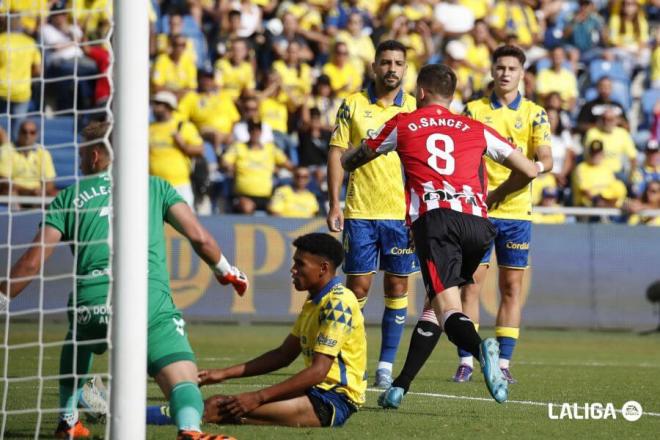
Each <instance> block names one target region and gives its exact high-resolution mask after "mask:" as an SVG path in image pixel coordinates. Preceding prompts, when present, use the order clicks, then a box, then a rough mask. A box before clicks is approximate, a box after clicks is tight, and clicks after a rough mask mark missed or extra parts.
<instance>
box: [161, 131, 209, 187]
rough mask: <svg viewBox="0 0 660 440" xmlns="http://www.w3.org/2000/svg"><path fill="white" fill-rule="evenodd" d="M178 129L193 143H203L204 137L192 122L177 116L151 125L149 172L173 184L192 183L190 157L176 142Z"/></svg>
mask: <svg viewBox="0 0 660 440" xmlns="http://www.w3.org/2000/svg"><path fill="white" fill-rule="evenodd" d="M177 130H178V131H179V132H180V133H181V137H182V138H183V140H184V141H185V142H186V143H188V144H192V145H201V144H202V143H203V140H202V138H201V137H200V136H199V133H198V132H197V129H196V128H195V126H194V125H193V124H191V123H190V122H181V121H179V120H177V119H175V118H172V119H170V120H169V121H165V122H154V123H152V124H151V125H149V174H151V175H152V176H158V177H160V178H162V179H164V180H166V181H168V182H169V183H170V184H171V185H172V186H175V187H176V186H181V185H186V184H189V183H190V171H191V170H190V167H191V161H190V158H189V157H188V156H187V155H186V154H185V153H184V152H183V151H181V149H180V148H179V147H178V146H177V145H176V144H175V142H174V134H175V133H176V132H177Z"/></svg>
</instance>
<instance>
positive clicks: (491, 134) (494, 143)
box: [484, 126, 539, 209]
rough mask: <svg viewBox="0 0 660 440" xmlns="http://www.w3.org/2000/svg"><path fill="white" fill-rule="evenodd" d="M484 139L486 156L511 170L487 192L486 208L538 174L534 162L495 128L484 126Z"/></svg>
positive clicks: (520, 187)
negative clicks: (505, 177)
mask: <svg viewBox="0 0 660 440" xmlns="http://www.w3.org/2000/svg"><path fill="white" fill-rule="evenodd" d="M484 139H485V141H486V153H485V154H486V156H488V157H489V158H491V159H492V160H494V161H495V162H498V163H500V164H502V165H504V166H505V167H507V168H509V169H510V170H511V174H509V177H508V178H507V179H506V180H505V181H504V182H502V184H501V185H500V186H498V187H497V188H495V189H494V190H493V191H490V192H489V193H488V197H487V198H486V204H487V205H488V208H489V209H490V208H492V207H493V205H495V204H497V203H500V202H501V201H503V200H504V199H505V198H506V196H508V195H509V194H511V193H514V192H516V191H518V190H520V189H522V188H524V187H525V186H527V185H528V184H529V182H531V181H532V180H533V179H535V178H536V176H538V174H539V169H538V167H537V166H536V164H535V163H534V162H532V161H531V160H529V159H528V158H527V156H525V155H524V154H522V153H521V152H520V151H518V149H517V148H515V147H514V146H513V145H511V144H510V143H509V142H507V141H506V140H505V139H504V138H503V137H502V136H500V135H499V134H498V133H497V132H496V131H495V130H493V129H491V128H489V127H486V126H484Z"/></svg>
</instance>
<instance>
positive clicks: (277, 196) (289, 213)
mask: <svg viewBox="0 0 660 440" xmlns="http://www.w3.org/2000/svg"><path fill="white" fill-rule="evenodd" d="M269 209H270V211H271V212H272V213H273V214H274V215H277V216H278V217H294V218H311V217H314V216H315V215H316V214H317V213H318V212H319V202H318V201H317V200H316V196H315V195H314V194H312V192H311V191H309V190H306V189H305V190H302V191H294V189H293V188H291V187H290V186H288V185H286V186H280V187H279V188H277V189H276V190H275V192H274V193H273V198H272V199H271V200H270V207H269Z"/></svg>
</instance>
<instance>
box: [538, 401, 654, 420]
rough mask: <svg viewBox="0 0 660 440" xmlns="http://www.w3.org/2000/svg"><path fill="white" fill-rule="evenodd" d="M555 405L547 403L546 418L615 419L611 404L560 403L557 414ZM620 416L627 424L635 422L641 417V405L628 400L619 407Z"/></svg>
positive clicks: (614, 411)
mask: <svg viewBox="0 0 660 440" xmlns="http://www.w3.org/2000/svg"><path fill="white" fill-rule="evenodd" d="M555 407H556V405H553V404H552V403H548V418H549V419H551V420H563V419H569V420H601V419H616V410H615V409H614V404H612V403H606V404H604V405H603V404H602V403H598V402H596V403H585V404H584V405H578V404H577V403H562V404H561V409H559V411H558V412H556V410H555ZM621 415H622V416H623V418H624V419H626V420H627V421H629V422H636V421H637V420H639V419H640V417H642V405H640V404H639V403H638V402H635V401H634V400H629V401H628V402H626V403H624V404H623V406H622V407H621Z"/></svg>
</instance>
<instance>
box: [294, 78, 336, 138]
mask: <svg viewBox="0 0 660 440" xmlns="http://www.w3.org/2000/svg"><path fill="white" fill-rule="evenodd" d="M340 106H341V99H339V98H337V96H336V95H335V92H334V91H333V90H332V87H331V86H330V78H328V76H327V75H321V76H319V77H318V78H317V79H316V83H315V84H314V87H313V88H312V96H310V97H309V98H307V100H306V101H305V104H304V105H303V108H302V114H301V117H302V123H303V125H305V124H309V122H310V109H312V108H317V109H318V110H319V112H320V113H321V127H322V128H323V129H324V130H330V131H331V130H333V129H334V128H335V118H336V117H337V111H338V110H339V107H340Z"/></svg>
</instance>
